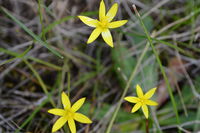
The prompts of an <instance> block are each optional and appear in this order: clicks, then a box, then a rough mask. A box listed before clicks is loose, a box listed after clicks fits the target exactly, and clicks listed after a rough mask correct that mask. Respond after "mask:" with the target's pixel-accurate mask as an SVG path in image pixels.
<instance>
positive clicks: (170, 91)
mask: <svg viewBox="0 0 200 133" xmlns="http://www.w3.org/2000/svg"><path fill="white" fill-rule="evenodd" d="M133 8H134V10H135V12H136V16H137V18H138V19H139V21H140V24H141V26H142V28H143V30H144V32H145V34H146V36H147V38H148V41H149V43H150V45H151V48H152V50H153V53H154V55H155V56H156V60H157V62H158V64H159V67H160V70H161V73H162V75H163V77H164V80H165V82H166V85H167V90H168V92H169V95H170V99H171V101H172V104H173V109H174V113H175V115H176V121H177V124H180V120H179V114H178V109H177V105H176V102H175V100H174V95H173V91H172V88H171V86H170V83H169V80H168V78H167V75H166V73H165V70H164V68H163V66H162V63H161V60H160V58H159V56H158V53H157V51H156V49H155V47H154V45H153V41H152V39H151V37H150V35H149V33H148V31H147V29H146V27H145V25H144V23H143V21H142V19H141V17H140V14H139V12H138V11H137V9H136V7H135V5H133Z"/></svg>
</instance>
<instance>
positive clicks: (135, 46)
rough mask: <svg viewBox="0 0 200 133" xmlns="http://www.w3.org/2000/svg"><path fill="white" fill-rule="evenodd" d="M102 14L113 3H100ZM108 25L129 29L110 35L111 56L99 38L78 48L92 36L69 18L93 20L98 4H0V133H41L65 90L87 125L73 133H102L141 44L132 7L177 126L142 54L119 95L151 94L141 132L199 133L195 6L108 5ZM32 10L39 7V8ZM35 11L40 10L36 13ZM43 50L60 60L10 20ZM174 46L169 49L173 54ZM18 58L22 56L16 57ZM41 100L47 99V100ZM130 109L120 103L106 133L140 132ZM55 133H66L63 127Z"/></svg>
mask: <svg viewBox="0 0 200 133" xmlns="http://www.w3.org/2000/svg"><path fill="white" fill-rule="evenodd" d="M104 1H105V3H106V6H107V9H108V7H109V8H110V7H111V5H112V4H113V3H114V2H115V1H114V0H104ZM116 2H118V3H120V6H119V10H118V13H117V16H116V18H115V20H120V19H128V20H129V22H128V23H127V24H126V25H125V26H123V27H120V28H118V29H115V30H112V35H113V39H114V45H115V47H114V48H111V47H109V46H108V45H106V44H105V42H104V41H103V40H102V38H101V37H99V38H98V39H97V40H96V41H95V42H93V43H92V44H88V45H87V44H86V42H87V39H88V37H89V35H90V33H91V31H92V29H91V28H90V27H88V26H86V25H84V24H83V23H82V22H81V21H80V20H79V19H78V18H77V17H76V16H77V15H80V14H83V15H86V16H90V17H92V18H97V17H98V8H99V3H100V0H40V4H39V3H38V1H37V0H0V6H1V12H0V132H1V133H13V132H15V131H16V130H17V129H20V130H19V131H20V132H33V133H48V132H51V127H52V124H53V123H54V122H55V120H56V119H57V117H54V116H53V115H50V114H48V113H47V110H48V109H50V108H53V106H56V107H59V108H61V102H60V93H61V92H62V91H65V92H68V90H70V98H71V99H72V102H74V101H76V100H77V99H79V98H81V97H86V98H87V100H86V103H85V104H84V106H83V107H82V109H81V112H82V113H84V114H86V115H88V116H89V117H90V118H91V119H92V120H93V123H92V124H91V125H89V126H88V125H83V124H79V123H77V125H78V126H77V129H78V132H85V133H87V132H90V133H92V132H93V133H103V132H105V129H106V127H107V124H108V123H109V120H110V116H112V114H113V111H114V109H115V106H116V104H117V102H118V100H119V98H120V96H121V94H122V92H123V89H124V87H125V85H126V83H127V80H128V78H129V76H130V73H131V72H132V70H133V69H134V67H135V66H136V64H137V61H138V58H139V57H140V56H141V52H142V50H143V48H144V47H145V45H146V43H147V38H146V35H145V34H144V32H143V30H142V28H141V26H140V24H139V22H138V19H137V18H136V16H135V13H134V12H133V9H132V4H135V5H136V6H137V9H138V11H139V12H140V14H141V16H142V18H143V21H144V23H145V26H146V27H147V29H148V31H149V33H150V34H151V35H152V37H153V38H154V39H153V44H154V46H155V47H156V50H157V52H158V53H159V57H160V59H161V61H162V65H163V67H164V69H165V71H166V73H167V78H168V81H169V82H170V85H171V88H173V91H174V93H173V95H174V97H175V101H176V104H177V108H178V112H179V117H180V124H179V125H177V123H176V118H175V114H174V112H173V107H172V103H171V100H170V98H169V94H168V91H167V89H166V84H165V82H164V80H163V76H162V74H161V72H160V69H159V67H158V64H157V62H156V59H155V56H154V54H153V52H152V50H151V48H149V50H148V52H147V54H146V56H145V57H144V59H143V61H142V63H141V65H140V67H139V69H138V70H137V75H136V76H135V78H134V79H133V81H132V83H131V86H130V88H129V91H128V94H127V95H135V85H136V84H140V85H141V86H142V87H143V88H144V90H145V91H147V90H149V89H151V88H153V87H155V86H157V87H158V89H157V92H156V95H155V96H154V97H153V99H154V100H155V101H157V102H158V103H159V106H158V107H153V108H151V113H150V114H151V117H150V119H149V131H150V132H157V130H158V129H157V128H156V126H155V123H157V124H158V125H159V126H160V127H159V128H160V130H162V131H163V132H166V133H173V132H174V133H175V132H177V131H178V129H179V130H180V131H182V132H187V133H188V132H197V131H200V103H199V100H200V88H199V86H200V58H199V57H200V15H199V14H200V1H199V0H116ZM39 5H40V6H39ZM39 7H40V9H39ZM3 10H4V11H5V10H6V11H8V12H9V13H10V14H12V16H14V17H15V18H16V19H18V20H19V21H21V22H22V23H23V24H24V25H25V26H26V27H27V28H28V29H29V30H31V31H32V32H33V33H35V34H36V35H37V37H38V38H41V40H43V42H47V43H48V45H49V46H51V47H52V48H53V49H54V50H56V51H58V52H59V53H60V54H61V55H63V56H64V58H63V59H61V58H59V57H58V56H56V55H54V54H52V53H51V52H50V51H49V50H48V49H47V48H45V47H44V46H43V45H41V43H40V42H38V41H36V40H35V39H34V38H33V37H32V36H31V35H30V34H29V33H27V32H25V31H24V28H22V27H21V26H20V25H19V24H18V23H17V22H16V20H13V19H11V18H10V17H8V15H6V13H5V12H4V11H3ZM173 46H176V47H173ZM24 51H25V52H24ZM47 94H50V95H49V98H48V96H47ZM132 106H133V105H132V104H129V103H125V102H124V103H123V104H122V106H121V109H120V111H119V113H118V116H117V119H116V121H115V124H114V126H113V129H112V132H113V133H133V132H134V133H135V132H145V122H146V121H145V118H144V116H143V114H142V112H141V110H140V111H138V112H137V113H134V114H131V113H130V110H131V108H132ZM59 132H67V126H65V127H64V128H63V129H62V130H60V131H59Z"/></svg>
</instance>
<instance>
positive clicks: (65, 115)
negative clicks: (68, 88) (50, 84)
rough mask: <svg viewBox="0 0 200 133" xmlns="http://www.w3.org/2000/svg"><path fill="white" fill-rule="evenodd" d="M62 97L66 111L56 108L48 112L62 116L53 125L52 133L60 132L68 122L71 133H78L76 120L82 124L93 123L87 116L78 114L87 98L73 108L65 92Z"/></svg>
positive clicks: (79, 101)
mask: <svg viewBox="0 0 200 133" xmlns="http://www.w3.org/2000/svg"><path fill="white" fill-rule="evenodd" d="M61 97H62V98H61V100H62V104H63V107H64V109H58V108H54V109H50V110H48V112H49V113H51V114H54V115H58V116H60V118H59V119H58V120H57V121H56V122H55V124H54V125H53V128H52V132H56V131H57V130H59V129H60V128H61V127H62V126H63V125H64V124H65V123H66V122H68V125H69V129H70V131H71V133H76V125H75V120H76V121H78V122H81V123H92V121H91V120H90V119H89V118H88V117H87V116H85V115H83V114H81V113H77V111H78V110H79V109H80V108H81V106H82V105H83V103H84V102H85V98H81V99H79V100H78V101H77V102H76V103H74V104H73V106H71V102H70V100H69V97H68V96H67V95H66V94H65V93H64V92H62V96H61Z"/></svg>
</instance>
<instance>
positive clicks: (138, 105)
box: [131, 103, 142, 113]
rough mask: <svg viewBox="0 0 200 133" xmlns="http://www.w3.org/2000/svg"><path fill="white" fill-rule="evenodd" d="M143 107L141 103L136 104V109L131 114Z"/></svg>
mask: <svg viewBox="0 0 200 133" xmlns="http://www.w3.org/2000/svg"><path fill="white" fill-rule="evenodd" d="M141 106H142V104H141V103H136V104H135V105H134V107H133V108H132V110H131V113H134V112H136V111H137V110H138V109H139V108H140V107H141Z"/></svg>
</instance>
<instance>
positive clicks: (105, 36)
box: [101, 29, 113, 47]
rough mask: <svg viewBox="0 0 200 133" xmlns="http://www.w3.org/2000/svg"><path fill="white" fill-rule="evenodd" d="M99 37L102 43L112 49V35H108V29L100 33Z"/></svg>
mask: <svg viewBox="0 0 200 133" xmlns="http://www.w3.org/2000/svg"><path fill="white" fill-rule="evenodd" d="M101 35H102V37H103V39H104V41H105V42H106V43H107V44H108V45H109V46H111V47H113V39H112V35H111V33H110V31H109V30H108V29H106V30H104V31H103V32H101Z"/></svg>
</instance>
